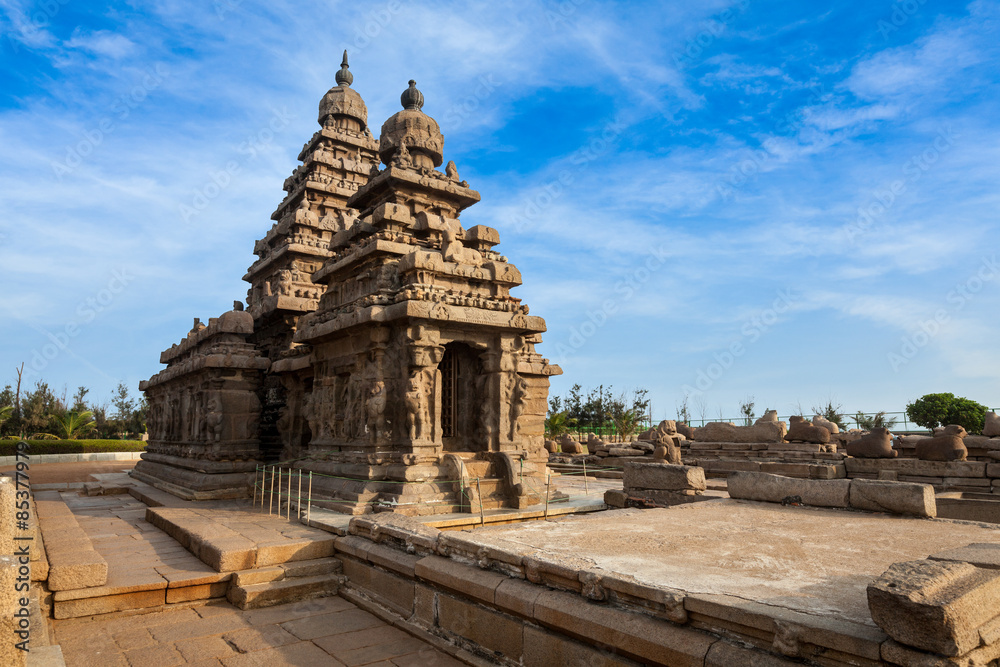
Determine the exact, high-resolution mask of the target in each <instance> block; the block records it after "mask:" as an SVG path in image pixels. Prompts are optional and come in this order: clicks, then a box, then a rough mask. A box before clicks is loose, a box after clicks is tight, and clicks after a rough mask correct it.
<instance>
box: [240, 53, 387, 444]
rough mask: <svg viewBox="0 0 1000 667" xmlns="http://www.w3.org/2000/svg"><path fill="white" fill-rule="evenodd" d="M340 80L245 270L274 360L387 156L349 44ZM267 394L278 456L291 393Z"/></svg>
mask: <svg viewBox="0 0 1000 667" xmlns="http://www.w3.org/2000/svg"><path fill="white" fill-rule="evenodd" d="M336 81H337V85H336V86H334V87H333V88H331V89H330V90H329V91H328V92H327V93H326V95H324V96H323V99H322V100H321V101H320V103H319V124H320V129H319V130H317V132H316V133H315V134H314V135H313V136H312V138H311V139H310V140H309V141H308V142H306V144H305V145H304V146H303V147H302V152H301V153H299V160H300V161H301V162H302V164H301V165H300V166H299V167H297V168H296V169H295V171H293V172H292V175H291V176H289V177H288V178H287V179H285V184H284V189H285V191H286V192H287V193H288V194H287V195H286V196H285V198H284V200H283V201H282V202H281V204H279V205H278V208H277V209H276V210H275V211H274V213H273V214H272V215H271V218H272V219H273V220H274V221H275V223H274V224H273V225H272V226H271V229H270V230H269V231H268V232H267V234H266V235H265V236H264V238H262V239H260V240H259V241H257V243H256V245H255V246H254V254H255V255H257V257H258V259H257V260H256V261H255V262H254V263H253V264H252V265H251V266H250V268H249V269H248V270H247V274H246V275H245V276H243V279H244V280H246V281H247V282H249V283H250V285H251V287H250V289H249V290H248V291H247V302H248V303H249V304H250V309H249V310H250V314H251V315H252V316H253V319H254V335H253V341H254V342H255V343H256V344H257V346H258V348H259V349H260V351H261V353H262V354H263V355H264V356H266V357H267V358H268V359H270V360H271V361H272V362H273V361H276V360H277V359H280V358H282V356H284V355H286V354H287V353H288V352H289V350H290V348H291V346H292V335H293V334H294V332H295V328H296V326H297V323H298V319H299V318H300V317H301V316H302V315H305V314H307V313H311V312H312V311H314V310H316V306H317V305H318V304H319V298H320V295H321V294H322V288H321V287H320V286H317V285H315V284H313V282H312V280H311V279H310V277H311V276H312V274H313V273H314V272H315V271H316V270H317V269H319V268H320V267H321V266H322V265H323V262H324V261H326V259H328V258H329V257H330V255H331V250H330V241H331V240H332V238H333V236H334V234H336V233H337V232H339V231H341V230H344V229H347V228H348V227H350V226H351V225H353V224H354V221H355V219H356V217H357V211H356V210H355V209H353V208H350V207H348V206H347V200H348V199H350V198H351V197H352V196H353V195H354V194H355V193H356V192H357V191H358V189H359V188H360V187H361V186H362V185H364V184H365V183H366V182H367V181H368V174H369V172H370V171H371V169H372V166H373V165H375V164H377V163H378V159H379V158H378V142H377V141H376V140H375V139H374V138H373V137H372V134H371V131H370V130H369V129H368V109H367V107H366V106H365V103H364V100H362V99H361V96H360V95H359V94H358V93H357V92H356V91H355V90H354V89H352V88H351V84H352V83H353V82H354V75H352V74H351V72H350V70H349V69H348V64H347V52H346V51H345V52H344V60H343V62H342V63H341V67H340V71H339V72H337V76H336ZM262 394H263V395H262V396H261V400H262V411H263V413H262V418H261V427H260V436H261V448H262V450H263V451H262V453H263V456H264V457H265V458H267V459H274V458H276V457H277V456H278V455H279V454H280V452H281V448H282V443H281V441H280V439H279V436H278V429H277V419H278V418H279V410H280V408H281V406H282V405H284V403H285V400H286V399H285V393H284V389H283V387H282V386H281V382H280V380H279V378H278V376H276V375H268V376H267V377H266V378H265V380H264V387H263V392H262Z"/></svg>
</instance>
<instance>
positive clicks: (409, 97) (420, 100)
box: [399, 79, 424, 111]
mask: <svg viewBox="0 0 1000 667" xmlns="http://www.w3.org/2000/svg"><path fill="white" fill-rule="evenodd" d="M399 101H400V102H401V103H402V104H403V108H404V109H416V110H417V111H419V110H420V109H421V108H422V107H423V106H424V94H423V93H421V92H420V91H419V90H417V82H416V81H414V80H413V79H410V87H409V88H407V89H406V90H404V91H403V94H402V95H400V96H399Z"/></svg>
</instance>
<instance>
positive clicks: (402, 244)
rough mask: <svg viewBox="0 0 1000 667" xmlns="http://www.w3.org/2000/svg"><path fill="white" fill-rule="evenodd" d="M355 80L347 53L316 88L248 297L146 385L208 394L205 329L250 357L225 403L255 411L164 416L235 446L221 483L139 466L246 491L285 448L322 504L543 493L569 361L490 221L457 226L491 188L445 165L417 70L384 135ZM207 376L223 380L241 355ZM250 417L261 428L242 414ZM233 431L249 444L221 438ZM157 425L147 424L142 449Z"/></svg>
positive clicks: (172, 404) (449, 504)
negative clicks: (313, 127) (257, 469)
mask: <svg viewBox="0 0 1000 667" xmlns="http://www.w3.org/2000/svg"><path fill="white" fill-rule="evenodd" d="M352 82H353V77H352V75H351V73H350V71H349V70H348V66H347V56H346V53H345V55H344V62H343V65H342V67H341V70H340V72H339V73H338V74H337V83H338V85H337V86H336V87H334V88H333V89H331V90H330V91H329V92H328V93H327V94H326V95H325V96H324V97H323V100H322V102H321V103H320V113H319V122H320V125H321V129H320V130H319V131H317V132H316V134H314V135H313V137H312V139H310V141H309V142H307V143H306V145H305V147H304V148H303V150H302V152H301V154H300V155H299V159H300V160H301V162H302V165H301V166H299V167H298V168H296V169H295V171H294V172H293V174H292V176H291V177H290V178H289V179H287V180H286V181H285V190H286V192H287V195H286V197H285V198H284V200H283V201H282V203H281V204H280V205H279V206H278V208H277V210H276V211H275V212H274V215H273V216H272V218H273V219H274V220H275V224H274V225H273V226H272V228H271V230H270V231H269V232H268V233H267V235H266V236H265V237H264V238H263V239H261V240H260V241H258V242H257V245H256V247H255V250H254V252H255V254H256V255H257V256H258V259H257V260H256V261H255V262H254V263H253V265H252V266H251V267H250V269H249V271H248V272H247V275H246V276H245V280H247V281H248V282H250V284H251V287H250V290H249V298H248V303H249V312H246V313H238V314H227V315H224V316H223V317H222V318H218V320H214V319H213V321H212V324H211V325H210V327H214V329H213V331H215V330H219V333H212V332H209V331H205V332H200V333H199V332H192V334H189V337H188V340H187V341H185V342H182V344H181V346H180V349H178V346H175V347H174V348H172V350H174V351H168V353H165V355H164V359H165V360H167V362H168V364H170V363H172V362H171V361H170V360H171V359H185V360H187V361H185V363H186V364H187V365H186V366H184V368H180V367H178V368H177V369H175V370H171V367H169V366H168V368H167V369H166V370H165V371H163V372H161V373H160V374H158V376H156V377H154V378H153V379H152V380H151V381H150V382H149V383H145V388H149V389H153V390H154V391H152V392H150V393H149V394H148V395H149V397H150V401H151V406H152V407H151V410H153V412H154V413H155V414H157V415H161V416H162V417H161V419H162V420H163V422H164V423H166V422H168V421H169V419H170V415H174V414H176V411H177V410H183V407H182V405H186V403H184V404H182V403H181V402H179V401H178V400H176V397H174V396H173V395H172V391H173V390H172V389H171V387H172V386H174V385H175V384H176V385H177V386H178V387H181V386H183V387H186V388H187V389H185V391H187V392H188V393H193V394H197V395H198V396H201V397H202V399H201V400H209V401H210V400H213V397H214V396H215V394H210V393H207V390H204V389H202V390H199V387H200V385H199V382H201V384H204V382H203V381H201V380H200V379H199V378H201V377H202V375H199V373H202V374H204V373H203V371H200V370H197V369H198V368H200V366H199V363H200V362H198V361H197V359H198V358H200V357H201V356H208V355H210V353H212V352H213V350H214V349H215V348H213V347H211V346H212V345H216V346H217V345H218V343H215V342H213V341H225V342H227V344H228V345H229V346H230V347H231V348H232V349H234V350H236V351H238V352H239V354H240V355H242V356H241V357H240V364H242V365H241V366H240V367H239V368H240V371H239V373H236V374H235V379H228V380H227V381H229V383H230V385H232V387H233V389H234V390H236V389H239V390H240V391H243V394H241V396H242V398H243V399H244V400H243V402H242V403H239V402H236V401H235V399H234V401H232V402H231V403H232V405H233V406H235V407H234V409H237V408H238V409H240V410H243V412H240V413H238V414H233V415H230V414H229V413H227V412H226V410H227V408H226V404H221V403H220V402H219V401H216V402H215V403H212V404H211V406H210V408H208V407H207V408H205V410H207V412H204V411H203V413H201V414H211V415H212V419H213V422H212V423H213V424H221V425H220V426H212V427H209V426H208V425H207V424H206V423H205V422H204V418H203V417H199V418H192V419H193V421H191V424H190V425H189V426H187V427H186V430H183V435H181V436H178V435H177V433H176V429H175V430H174V431H167V430H163V433H168V434H170V437H172V438H174V440H177V438H178V437H180V438H181V439H182V440H183V439H184V438H186V437H187V438H188V439H187V440H184V442H183V443H179V442H178V443H173V441H171V443H172V444H176V445H178V446H179V445H181V444H183V445H184V446H183V447H180V449H178V447H177V446H173V447H172V449H171V452H172V453H173V452H174V450H177V451H178V452H179V451H180V450H183V452H184V453H183V456H185V457H189V458H192V459H196V460H197V459H199V456H200V454H199V452H206V453H207V452H210V451H212V452H219V451H223V452H226V451H230V450H231V451H233V452H236V454H233V456H237V458H238V460H237V461H235V462H233V463H230V464H227V465H224V466H221V467H220V468H219V469H220V470H224V471H226V472H227V473H228V476H227V477H226V478H225V479H224V480H223V479H222V478H221V477H217V478H215V481H214V482H213V483H207V482H206V481H205V480H199V479H195V478H193V477H192V475H193V474H194V473H189V472H186V473H185V474H184V475H180V476H179V475H176V474H172V472H171V471H170V470H169V469H168V468H169V466H170V465H172V464H176V463H177V460H176V459H177V458H178V457H170V458H169V459H168V458H164V457H162V456H161V457H159V458H160V460H159V462H158V466H157V467H152V466H146V468H145V470H144V471H143V475H144V477H143V478H144V479H146V480H147V481H156V479H157V478H158V477H160V478H162V479H164V480H166V479H167V478H169V480H170V482H169V484H167V485H166V486H165V487H164V488H168V487H169V488H171V490H175V491H176V489H177V487H178V486H181V487H187V488H194V487H198V488H201V489H210V488H215V489H218V491H217V492H216V495H217V496H218V495H223V494H236V493H237V492H238V490H237V489H236V488H235V487H236V484H235V481H234V480H236V477H237V476H238V474H239V473H242V474H244V475H246V473H245V472H243V471H246V470H248V467H249V466H252V465H256V463H258V462H261V461H264V462H275V461H277V460H279V459H280V460H281V461H283V462H284V465H294V466H295V467H298V468H301V469H303V470H309V471H311V472H313V473H314V478H313V479H314V483H313V500H314V502H318V503H319V504H320V505H325V506H327V507H330V508H334V509H338V510H340V511H344V512H349V513H364V512H371V511H386V510H393V511H397V512H402V513H406V514H415V515H426V514H441V513H447V512H453V511H478V510H479V508H480V507H498V506H512V507H525V506H527V505H530V504H533V503H535V502H538V501H539V500H540V499H541V493H542V490H543V488H544V477H545V466H546V462H547V452H546V451H545V449H544V447H543V429H544V418H545V413H546V409H547V400H548V388H549V377H550V376H551V375H555V374H558V373H561V371H560V369H559V367H558V366H554V365H551V364H549V363H548V361H547V360H546V359H543V358H542V357H541V356H540V355H539V354H538V353H537V352H536V351H535V345H536V344H538V343H540V342H541V333H542V332H544V331H545V322H544V321H543V320H542V319H541V318H540V317H537V316H533V315H530V314H529V312H528V307H527V306H526V305H524V304H522V303H521V301H520V299H517V298H516V297H513V296H511V294H510V290H511V289H512V288H513V287H516V286H517V285H519V284H520V283H521V275H520V272H519V271H518V270H517V268H516V267H515V266H514V265H513V264H511V263H509V262H508V261H507V258H506V257H504V256H502V255H500V254H499V253H498V252H496V251H495V250H494V249H493V248H494V246H496V245H497V244H498V243H499V240H500V239H499V234H498V232H497V231H496V230H495V229H492V228H490V227H486V226H483V225H475V226H472V227H469V228H465V227H464V226H463V225H462V223H461V221H460V219H459V216H460V214H461V212H462V211H463V210H464V209H466V208H468V207H469V206H471V205H472V204H475V203H476V202H478V201H479V199H480V196H479V193H478V192H476V191H475V190H472V189H470V187H469V184H468V183H466V182H465V181H463V180H461V178H460V176H459V174H458V169H457V168H456V166H455V164H454V162H449V163H448V164H447V167H446V168H445V170H444V171H443V172H442V171H439V170H438V167H440V166H441V165H442V163H443V161H444V137H443V135H442V134H441V130H440V128H439V127H438V124H437V122H436V121H435V120H434V119H433V118H431V117H430V116H428V115H427V114H425V113H424V112H423V105H424V98H423V95H422V94H421V93H420V91H419V90H417V87H416V84H415V82H413V81H410V83H409V87H408V88H407V89H406V90H405V91H404V92H403V94H402V96H401V98H400V101H401V103H402V107H403V108H402V110H400V111H398V112H397V113H396V114H394V115H393V116H392V117H390V118H389V119H388V120H386V121H385V123H384V124H383V125H382V129H381V133H380V136H379V139H378V141H376V140H375V139H374V138H373V137H372V135H371V133H370V131H369V129H368V123H367V109H366V107H365V104H364V102H363V100H362V99H361V97H360V95H358V93H357V92H355V91H354V90H353V89H352V88H351V87H350V86H351V83H352ZM227 317H228V319H226V318H227ZM223 320H225V322H226V323H227V324H226V326H225V327H222V328H221V329H220V324H221V323H222V322H223ZM209 334H211V335H209ZM178 352H183V354H178ZM217 356H218V355H216V357H217ZM244 357H245V360H244ZM192 359H193V361H192ZM178 363H179V362H178ZM216 366H222V367H223V368H225V360H217V361H216V363H215V366H213V368H215V367H216ZM214 373H215V375H213V376H212V377H213V378H215V377H218V378H220V379H216V380H214V381H215V382H216V384H218V383H220V382H222V381H223V380H224V379H227V378H230V376H233V375H234V373H235V371H222V370H216V371H214ZM161 376H169V378H170V383H165V382H164V380H162V379H159V378H161ZM178 377H182V378H185V379H184V382H179V381H178V380H177V378H178ZM209 379H211V378H209ZM206 381H207V380H206ZM227 386H229V385H227ZM199 391H201V392H202V393H200V394H198V392H199ZM253 397H255V398H253ZM161 403H162V408H157V407H156V406H158V405H160V404H161ZM248 406H249V407H248ZM213 410H214V412H213ZM172 411H173V412H172ZM247 411H249V412H247ZM216 413H219V414H216ZM244 422H245V423H247V424H250V425H251V426H252V429H251V430H252V431H253V432H252V433H250V432H248V431H247V430H246V429H245V428H244V429H243V430H238V429H236V426H237V425H239V424H243V423H244ZM213 429H214V430H213ZM227 429H229V430H227ZM237 435H238V436H240V438H241V439H240V440H239V442H238V444H239V447H231V448H230V449H227V442H228V440H227V438H230V437H235V436H237ZM188 436H190V437H188ZM159 437H160V434H159V432H157V433H153V432H152V429H151V436H150V450H155V449H156V448H157V447H158V446H160V445H159V443H160V441H159V440H158V438H159ZM254 447H256V448H257V449H254ZM201 467H202V468H204V469H205V470H206V472H205V473H204V474H206V475H208V474H210V472H209V471H208V469H209V468H210V466H204V465H202V466H201ZM217 467H218V466H217ZM197 468H198V465H188V467H187V468H186V470H188V471H190V470H194V469H197ZM213 469H214V468H213ZM178 480H183V481H182V482H179V481H178ZM476 480H478V483H476ZM246 488H247V489H248V490H249V488H250V487H249V480H247V486H246ZM206 497H208V496H206Z"/></svg>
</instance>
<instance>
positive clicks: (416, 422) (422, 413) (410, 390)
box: [405, 370, 431, 441]
mask: <svg viewBox="0 0 1000 667" xmlns="http://www.w3.org/2000/svg"><path fill="white" fill-rule="evenodd" d="M430 392H431V379H430V372H429V371H427V370H416V371H413V373H412V374H411V375H410V378H409V380H408V381H407V384H406V398H405V405H406V428H407V432H408V434H409V438H410V440H412V441H418V440H424V439H427V438H428V435H429V431H430V428H429V427H430Z"/></svg>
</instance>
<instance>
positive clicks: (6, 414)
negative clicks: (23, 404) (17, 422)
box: [0, 405, 14, 426]
mask: <svg viewBox="0 0 1000 667" xmlns="http://www.w3.org/2000/svg"><path fill="white" fill-rule="evenodd" d="M12 414H14V406H13V405H5V406H3V407H2V408H0V426H3V424H4V422H5V421H7V420H8V419H10V416H11V415H12Z"/></svg>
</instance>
